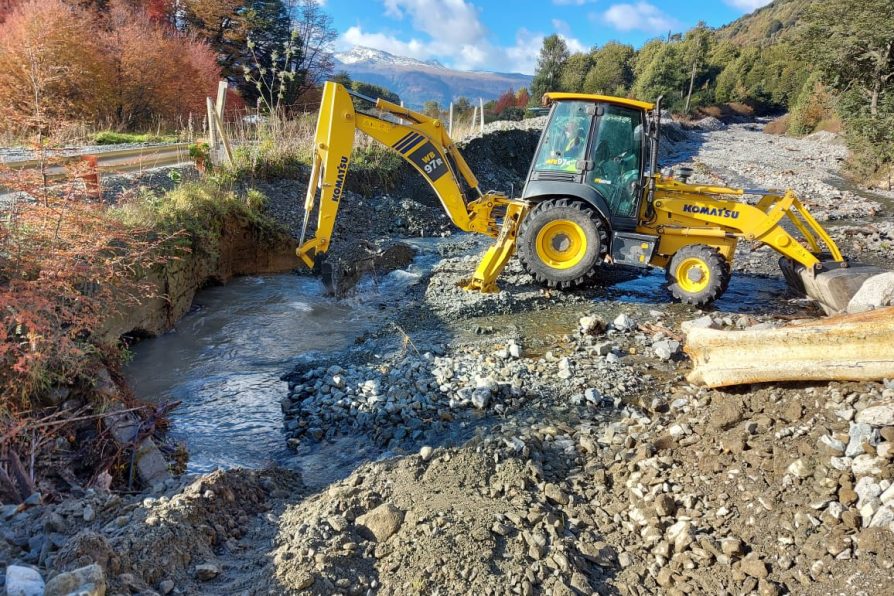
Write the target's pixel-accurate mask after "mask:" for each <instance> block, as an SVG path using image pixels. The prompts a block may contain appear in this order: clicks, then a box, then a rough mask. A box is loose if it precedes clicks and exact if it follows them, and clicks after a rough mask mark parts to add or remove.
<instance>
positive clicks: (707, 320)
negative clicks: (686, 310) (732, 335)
mask: <svg viewBox="0 0 894 596" xmlns="http://www.w3.org/2000/svg"><path fill="white" fill-rule="evenodd" d="M692 329H717V323H715V322H714V319H712V318H711V316H710V315H705V316H703V317H699V318H697V319H692V320H691V321H684V322H682V323H681V324H680V330H681V331H683V333H689V331H690V330H692Z"/></svg>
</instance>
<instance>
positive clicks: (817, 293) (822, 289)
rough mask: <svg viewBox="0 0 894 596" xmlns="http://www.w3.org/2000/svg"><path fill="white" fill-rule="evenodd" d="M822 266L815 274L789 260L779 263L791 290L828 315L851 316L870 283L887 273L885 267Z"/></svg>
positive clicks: (784, 258) (858, 265) (839, 263)
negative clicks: (854, 301)
mask: <svg viewBox="0 0 894 596" xmlns="http://www.w3.org/2000/svg"><path fill="white" fill-rule="evenodd" d="M822 265H823V267H822V269H820V270H819V271H816V272H814V271H812V270H811V269H810V268H808V267H805V266H804V265H801V264H800V263H795V262H794V261H792V260H791V259H788V258H786V257H782V258H781V259H779V267H780V269H782V274H783V275H784V276H785V281H786V282H787V283H788V285H789V287H790V288H791V289H792V290H794V291H795V292H796V293H797V294H799V295H801V296H805V297H807V298H811V299H812V300H815V301H816V302H818V303H819V304H820V306H822V308H823V310H824V311H825V312H826V314H827V315H836V314H841V313H844V312H847V310H848V304H850V302H851V299H852V298H853V297H854V296H855V295H856V294H857V292H859V291H860V289H861V288H862V287H863V284H864V283H865V282H866V280H868V279H869V278H871V277H875V276H876V275H879V274H882V273H885V270H884V269H882V268H881V267H875V266H874V265H861V264H859V263H848V262H838V261H822Z"/></svg>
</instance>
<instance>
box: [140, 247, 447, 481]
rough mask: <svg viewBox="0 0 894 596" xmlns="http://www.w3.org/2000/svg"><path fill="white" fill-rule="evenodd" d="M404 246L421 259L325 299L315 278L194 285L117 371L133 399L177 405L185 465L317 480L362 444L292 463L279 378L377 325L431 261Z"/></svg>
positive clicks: (432, 256)
mask: <svg viewBox="0 0 894 596" xmlns="http://www.w3.org/2000/svg"><path fill="white" fill-rule="evenodd" d="M414 243H415V244H416V245H417V248H420V249H421V255H420V256H419V257H417V259H416V261H414V263H413V265H411V267H410V268H409V269H408V270H407V271H395V272H392V273H391V274H389V275H387V276H385V277H384V278H383V279H381V280H378V281H376V280H373V279H370V278H366V279H364V280H363V281H362V282H361V284H360V286H358V292H357V293H356V296H357V297H354V298H350V299H346V300H335V299H333V298H329V297H327V296H325V295H324V288H323V285H322V283H320V281H319V280H318V279H317V278H311V277H303V276H298V275H291V274H286V275H271V276H263V277H243V278H239V279H236V280H233V281H232V282H231V283H229V284H227V285H225V286H218V287H212V288H208V289H205V290H202V291H201V292H199V294H198V295H197V296H196V299H195V301H194V305H193V309H192V310H191V311H190V312H189V313H188V314H187V315H186V316H185V317H183V319H182V320H180V321H179V322H178V323H177V325H176V328H175V329H174V330H172V331H170V332H169V333H166V334H164V335H162V336H160V337H157V338H153V339H148V340H145V341H142V342H141V343H139V344H137V345H136V346H135V347H134V349H133V359H132V360H131V362H130V363H129V364H128V366H127V367H126V370H125V374H126V376H127V379H128V382H129V384H130V386H131V387H132V388H133V390H134V392H135V393H136V395H137V397H139V398H140V399H143V400H145V401H148V402H151V403H160V402H171V401H181V402H182V403H181V404H180V406H179V407H178V408H177V409H176V410H174V412H173V414H172V419H173V425H172V430H171V433H172V437H173V439H174V440H177V441H183V442H185V443H186V445H187V447H188V449H189V453H190V462H189V470H190V471H193V472H207V471H210V470H213V469H214V468H216V467H223V468H229V467H233V466H246V467H260V466H263V465H265V464H268V463H271V462H277V463H280V464H289V463H295V464H296V465H297V464H300V465H301V467H302V469H306V470H307V471H306V475H307V474H309V475H311V476H313V475H314V474H317V475H321V476H322V477H326V476H327V475H328V474H330V473H334V472H333V471H332V468H333V467H337V462H338V461H339V460H340V458H341V459H344V461H345V463H348V462H349V461H353V460H356V459H357V458H358V457H362V455H363V450H364V448H363V446H362V445H355V444H352V445H351V448H350V449H347V450H346V449H344V446H338V445H335V446H332V447H331V448H327V449H320V450H318V452H317V453H315V454H314V457H312V458H302V461H300V462H298V461H294V460H295V459H296V458H295V456H294V455H293V454H292V453H291V452H290V451H289V450H288V449H287V448H286V446H285V439H284V435H283V432H282V423H283V417H282V411H281V409H280V401H281V400H282V399H283V398H284V397H286V395H287V389H288V388H287V384H286V383H285V382H284V381H282V380H280V377H281V376H282V375H283V374H284V373H286V372H288V371H290V370H291V369H292V368H293V367H294V366H295V365H297V364H299V363H300V362H302V361H307V360H312V359H314V358H316V357H318V356H319V355H320V354H323V353H326V352H334V351H339V350H343V349H345V348H348V347H350V346H351V345H352V344H353V343H354V341H355V339H356V338H358V337H359V336H361V335H363V334H364V333H365V332H367V331H370V330H372V329H374V328H375V327H377V326H378V325H380V324H381V323H382V322H383V321H384V320H385V319H386V318H387V317H388V309H387V308H385V307H386V305H387V303H388V302H393V301H395V300H396V299H398V298H399V297H400V296H401V295H402V294H404V293H405V292H406V289H407V286H408V285H409V284H412V283H415V282H416V281H418V279H419V278H420V274H421V272H422V270H423V269H424V268H426V267H430V266H431V263H432V262H433V261H434V260H436V259H437V255H436V253H433V252H432V251H431V250H430V248H431V247H433V246H434V244H433V243H432V242H428V243H426V242H424V241H421V242H414ZM321 479H323V478H321Z"/></svg>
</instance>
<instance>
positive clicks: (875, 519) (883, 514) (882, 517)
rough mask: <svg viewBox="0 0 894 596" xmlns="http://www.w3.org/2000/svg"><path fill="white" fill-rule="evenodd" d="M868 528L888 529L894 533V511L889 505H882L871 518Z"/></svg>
mask: <svg viewBox="0 0 894 596" xmlns="http://www.w3.org/2000/svg"><path fill="white" fill-rule="evenodd" d="M869 527H870V528H888V529H889V530H892V531H894V509H892V508H891V506H890V505H884V506H882V507H880V508H879V510H878V511H876V512H875V515H873V516H872V521H871V522H869Z"/></svg>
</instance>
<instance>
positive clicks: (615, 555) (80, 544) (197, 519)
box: [0, 122, 894, 595]
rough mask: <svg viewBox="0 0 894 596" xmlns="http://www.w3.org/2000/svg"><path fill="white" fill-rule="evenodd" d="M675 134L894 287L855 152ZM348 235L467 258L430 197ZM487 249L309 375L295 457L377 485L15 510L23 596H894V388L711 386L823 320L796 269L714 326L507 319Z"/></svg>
mask: <svg viewBox="0 0 894 596" xmlns="http://www.w3.org/2000/svg"><path fill="white" fill-rule="evenodd" d="M672 134H673V135H674V138H676V142H675V143H674V144H673V145H672V146H670V147H669V151H668V152H667V154H666V156H665V161H666V162H667V163H672V162H674V161H683V162H688V163H690V164H693V165H694V166H695V169H696V172H697V174H696V176H697V179H698V180H699V181H704V182H712V183H717V182H726V183H731V184H743V185H747V186H783V185H785V184H787V183H795V185H796V188H797V190H798V192H799V193H801V194H802V195H803V196H804V199H805V202H807V204H808V205H810V206H811V209H812V210H814V212H815V213H819V214H820V215H821V217H823V218H824V219H830V220H835V226H834V227H833V228H832V229H833V233H834V234H835V236H836V238H839V239H841V240H842V244H843V245H845V246H848V247H849V248H851V249H856V248H859V252H860V258H861V259H862V258H863V257H864V256H866V257H868V258H870V259H874V260H877V261H880V262H885V261H889V260H890V252H891V251H890V242H891V241H892V228H891V223H890V220H888V219H886V217H890V213H889V212H887V211H886V209H887V208H888V207H887V205H886V204H885V202H884V200H885V199H886V198H887V197H885V196H883V195H882V196H881V197H880V198H881V199H882V200H874V199H873V198H872V197H869V196H860V195H858V194H857V193H856V192H855V191H854V190H841V189H839V188H837V187H836V186H835V185H833V184H831V183H827V181H828V180H830V179H831V178H832V177H833V176H835V175H837V173H838V167H839V163H840V159H841V158H843V157H844V154H843V153H842V151H843V150H842V149H841V147H840V146H839V145H837V144H836V143H835V142H834V141H833V142H830V140H829V139H806V140H798V139H787V138H779V137H769V136H767V135H764V134H763V133H762V132H760V130H759V129H757V128H756V125H754V124H744V125H732V126H725V125H720V126H718V125H717V124H716V123H713V122H708V123H703V124H702V126H700V127H697V128H696V129H695V130H684V129H682V128H680V129H679V130H675V131H673V133H672ZM755 147H759V150H755ZM475 167H477V166H476V164H473V168H475ZM789 170H791V171H793V172H796V173H795V174H791V173H788V172H789ZM505 182H506V183H507V184H512V183H513V182H512V181H510V179H509V177H508V175H507V178H506V179H505ZM798 184H801V185H802V186H797V185H798ZM285 195H286V193H283V197H285ZM347 198H348V199H350V200H351V201H355V200H356V202H357V203H359V202H360V200H361V199H360V197H357V196H348V197H347ZM283 200H284V201H285V198H284V199H283ZM283 205H285V203H283ZM375 205H382V206H381V207H379V208H378V210H376V207H375ZM273 208H274V209H277V208H280V207H277V204H276V201H274V206H273ZM282 208H285V207H282ZM346 208H347V209H350V211H349V212H347V214H348V216H349V217H350V218H351V219H352V226H355V227H354V229H357V228H356V224H359V223H362V222H363V221H367V222H372V223H370V224H369V226H368V228H367V229H368V230H369V233H368V234H367V235H366V238H365V239H366V240H367V241H368V242H370V243H371V244H372V245H374V246H379V245H380V243H382V242H386V241H391V240H392V238H393V236H394V234H400V232H399V231H398V230H392V229H391V228H390V227H388V226H391V225H393V224H391V223H388V224H386V223H383V220H384V218H383V217H379V216H378V215H377V214H379V213H382V214H387V215H388V216H389V219H392V216H393V215H395V214H404V213H405V214H406V215H405V219H404V220H403V221H404V222H405V223H406V225H407V226H408V227H409V228H412V229H414V230H415V232H413V233H412V234H409V235H417V234H425V235H437V234H439V233H446V232H448V231H449V228H447V227H446V226H443V225H442V224H443V223H445V222H446V219H445V218H444V217H443V216H442V215H440V214H437V213H436V212H435V211H430V210H429V208H430V204H429V203H427V199H425V198H424V197H404V198H401V199H395V198H387V197H382V198H375V199H371V200H364V205H362V206H361V205H359V204H355V205H354V206H351V207H348V204H347V203H346ZM414 214H416V215H414ZM364 218H365V219H364ZM853 218H859V220H860V221H854V220H853ZM864 220H868V223H867V221H864ZM392 221H393V220H392ZM386 227H388V229H387V230H386V229H385V228H386ZM343 230H344V231H343V232H342V233H346V231H347V228H343ZM344 238H347V236H343V237H342V239H341V240H337V241H344ZM484 246H485V245H483V244H481V243H479V242H478V240H476V239H469V240H467V241H466V240H462V241H459V242H457V241H455V240H454V241H452V242H451V243H449V246H448V245H445V247H444V249H443V250H442V252H441V257H442V258H441V260H440V262H438V263H437V264H435V265H434V266H433V267H432V268H431V269H430V271H429V272H428V273H426V274H425V275H423V276H422V277H421V278H420V279H419V280H418V281H417V282H416V283H414V284H410V285H408V286H407V290H406V295H405V296H404V297H403V299H402V301H401V304H400V305H398V307H397V309H396V311H395V312H396V314H395V315H394V317H393V320H391V321H389V322H387V323H386V324H383V325H382V326H381V327H380V328H377V329H374V330H372V331H366V332H365V333H364V334H363V335H361V336H360V337H358V338H357V341H356V342H355V345H354V346H352V347H351V349H350V350H346V351H343V352H342V351H339V352H330V353H327V354H323V355H321V356H320V358H319V359H318V360H315V361H313V362H309V363H304V364H302V365H300V366H299V367H298V368H296V369H294V370H292V371H283V373H284V380H285V381H287V385H288V392H287V394H286V395H285V396H280V397H277V398H276V399H278V400H280V406H281V409H282V412H283V433H284V436H283V441H284V442H285V443H286V444H287V445H288V446H289V447H290V448H291V449H292V450H294V452H295V453H297V454H302V453H311V452H314V450H316V449H319V447H320V446H321V445H327V444H333V443H335V444H340V445H344V446H346V448H348V449H350V445H351V444H352V443H351V441H356V442H358V443H359V442H361V441H362V442H364V444H371V445H373V447H374V449H373V451H372V453H373V454H374V455H373V456H372V457H371V461H366V462H360V463H358V464H357V465H356V467H355V468H353V469H351V470H347V471H346V472H345V474H343V477H342V478H341V479H340V480H337V481H335V482H331V483H324V484H313V483H309V482H306V481H304V480H302V478H301V470H300V469H299V470H286V469H282V468H272V469H268V470H240V469H236V470H230V471H219V472H214V473H212V474H209V475H204V476H197V477H190V476H186V477H183V478H181V479H179V480H175V481H171V482H169V483H168V484H167V485H165V486H163V487H159V489H158V492H156V493H155V494H143V495H135V496H121V495H112V494H109V493H108V492H107V491H105V490H103V488H102V486H101V484H100V485H99V486H96V487H94V488H91V489H87V490H86V491H85V492H82V493H81V494H75V495H74V496H73V497H72V498H70V499H67V500H64V501H62V502H59V503H44V504H38V503H36V502H35V503H32V504H31V505H30V506H27V507H23V508H15V507H4V508H3V510H2V520H3V525H2V533H0V561H3V562H5V563H6V564H7V565H9V567H8V569H7V578H8V579H6V580H5V581H6V584H7V585H6V587H7V589H9V587H10V582H26V581H28V579H29V578H30V580H31V581H32V582H34V583H35V584H37V583H40V584H41V585H42V584H43V582H44V581H45V580H48V581H49V584H48V585H47V586H46V593H47V594H57V593H58V594H63V593H68V592H69V591H71V590H69V589H68V587H72V586H73V587H82V588H84V589H85V590H87V592H88V593H102V591H101V590H100V589H99V588H98V586H99V585H100V584H101V585H102V586H103V589H104V590H106V591H107V592H108V593H114V594H131V593H141V594H152V593H156V594H172V593H173V594H193V593H215V594H240V593H245V594H267V593H270V594H280V593H313V594H335V593H340V594H372V593H381V594H413V593H424V594H456V593H474V594H504V593H515V594H538V593H540V594H554V595H566V594H568V595H571V594H592V593H600V594H602V593H610V594H611V593H617V594H651V593H662V594H665V593H666V594H691V593H710V594H726V593H728V594H733V593H736V594H738V593H754V592H756V593H759V594H782V593H798V594H813V593H815V594H828V593H847V594H860V593H865V594H874V593H882V592H884V590H885V589H886V588H885V587H886V586H888V585H890V582H891V580H892V577H894V571H892V569H894V383H891V382H879V383H812V384H786V385H755V386H746V387H739V388H732V389H729V390H709V389H704V388H700V387H696V386H693V385H691V384H689V383H688V382H686V380H685V374H686V372H688V370H689V369H690V364H689V362H688V360H687V357H686V355H685V353H683V351H682V346H681V343H682V339H683V331H684V329H685V327H686V326H687V325H696V326H710V327H717V328H748V327H754V326H757V325H763V326H772V325H779V324H781V323H782V322H784V321H786V320H790V319H792V318H807V317H812V316H817V314H818V311H817V309H816V308H814V307H813V306H811V305H810V304H809V303H807V302H805V301H802V300H797V299H793V298H791V297H789V296H788V295H787V294H786V293H785V290H784V288H783V287H782V285H781V283H780V279H779V278H780V275H779V272H778V269H777V268H776V265H775V261H776V259H775V255H774V254H773V253H771V252H770V251H768V250H766V249H760V250H756V251H753V252H752V251H750V250H749V247H747V246H744V247H742V248H741V249H740V253H739V255H738V256H739V257H740V258H738V259H737V264H736V274H735V275H736V276H735V277H734V280H733V285H732V286H731V289H730V293H729V294H728V296H727V297H725V299H724V300H722V301H720V302H719V303H718V304H717V305H716V306H715V308H712V309H708V310H705V311H699V310H696V309H692V308H690V307H685V306H682V305H676V304H671V303H670V298H669V295H668V294H667V293H666V291H665V290H664V289H663V288H662V286H661V277H660V276H657V275H645V276H641V275H639V274H638V273H636V272H625V271H623V270H617V271H612V272H609V273H607V275H606V276H605V277H604V279H603V280H602V282H601V283H600V284H598V285H596V286H595V287H593V288H588V289H585V290H580V291H575V292H570V293H558V292H548V291H545V290H542V289H540V288H539V287H537V286H535V285H534V284H532V283H531V281H532V280H531V279H530V278H529V277H528V276H527V275H526V274H525V273H524V272H523V271H521V270H520V268H518V267H517V266H516V265H514V264H513V265H511V266H510V267H509V268H508V269H507V272H506V273H505V274H504V276H503V277H502V278H501V288H502V291H501V292H500V293H498V294H494V295H490V296H484V297H481V296H474V295H469V294H465V293H463V292H461V291H459V290H457V289H456V282H457V281H458V280H459V279H461V278H462V276H464V275H467V274H468V273H469V272H470V271H471V270H472V268H473V266H474V262H475V259H477V258H478V255H479V254H480V252H481V250H482V249H483V247H484ZM175 424H176V417H175ZM32 568H35V569H37V570H38V571H37V572H36V573H37V574H38V575H37V577H36V578H35V577H34V573H35V572H33V571H29V570H31V569H32ZM10 570H12V573H11V575H10ZM91 585H93V586H97V587H96V589H95V591H93V592H90V588H89V586H91ZM60 586H61V587H60ZM85 586H86V587H85ZM66 590H68V591H66Z"/></svg>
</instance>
